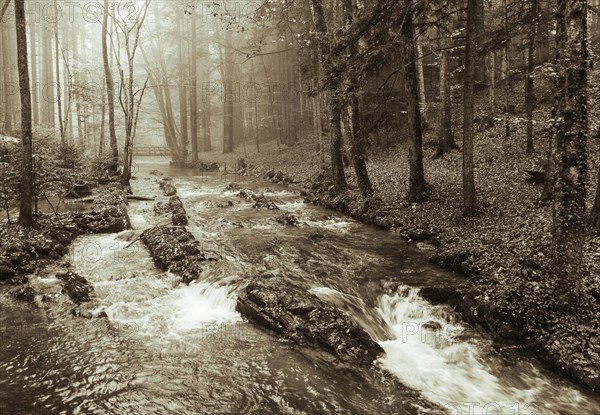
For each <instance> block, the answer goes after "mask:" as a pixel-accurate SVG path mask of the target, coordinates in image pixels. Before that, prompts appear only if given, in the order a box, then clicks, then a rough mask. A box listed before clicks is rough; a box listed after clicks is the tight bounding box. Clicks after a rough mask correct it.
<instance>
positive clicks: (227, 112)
mask: <svg viewBox="0 0 600 415" xmlns="http://www.w3.org/2000/svg"><path fill="white" fill-rule="evenodd" d="M225 43H226V44H227V49H229V47H230V45H231V31H230V30H227V31H226V33H225ZM227 51H228V50H223V51H222V53H221V56H222V65H224V66H223V72H224V78H225V79H224V80H223V85H224V88H225V91H224V97H223V98H224V99H223V153H232V152H233V150H234V136H233V134H234V126H233V122H234V120H233V104H234V101H235V92H234V85H233V68H232V62H231V59H232V57H231V56H229V54H227V56H226V52H227Z"/></svg>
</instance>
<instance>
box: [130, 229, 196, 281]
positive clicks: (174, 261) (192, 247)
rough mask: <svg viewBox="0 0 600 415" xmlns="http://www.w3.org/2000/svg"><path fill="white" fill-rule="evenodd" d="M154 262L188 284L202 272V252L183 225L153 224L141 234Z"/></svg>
mask: <svg viewBox="0 0 600 415" xmlns="http://www.w3.org/2000/svg"><path fill="white" fill-rule="evenodd" d="M141 239H142V241H143V242H144V244H145V245H146V246H147V247H148V250H149V251H150V254H151V255H152V258H153V259H154V262H155V263H156V264H157V265H158V266H159V267H160V268H161V269H163V270H165V271H169V272H172V273H174V274H177V275H179V276H180V278H181V280H182V281H183V282H184V283H186V284H189V283H190V282H191V281H194V280H196V279H197V278H198V277H199V276H200V274H201V273H202V270H203V267H202V263H203V262H204V261H206V257H205V256H204V253H202V252H200V250H199V249H198V241H197V240H196V239H195V238H194V235H192V234H191V233H189V232H188V231H187V230H186V229H185V228H184V227H183V226H166V225H162V226H155V227H154V228H150V229H148V230H146V231H144V233H142V235H141Z"/></svg>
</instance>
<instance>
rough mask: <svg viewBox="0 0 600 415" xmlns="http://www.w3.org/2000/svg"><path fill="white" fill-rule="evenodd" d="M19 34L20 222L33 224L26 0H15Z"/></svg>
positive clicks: (24, 224)
mask: <svg viewBox="0 0 600 415" xmlns="http://www.w3.org/2000/svg"><path fill="white" fill-rule="evenodd" d="M15 20H16V35H17V62H18V67H19V90H20V95H21V135H22V142H23V153H22V159H21V205H20V208H19V224H20V225H21V226H25V227H28V226H31V225H33V212H32V208H33V196H34V194H33V193H34V188H33V175H34V171H33V144H32V132H31V93H30V90H29V68H28V64H27V29H26V22H25V0H15Z"/></svg>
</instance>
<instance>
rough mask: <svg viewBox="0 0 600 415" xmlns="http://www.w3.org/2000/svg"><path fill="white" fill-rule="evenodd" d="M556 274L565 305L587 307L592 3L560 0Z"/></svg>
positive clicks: (558, 297) (559, 299) (554, 229)
mask: <svg viewBox="0 0 600 415" xmlns="http://www.w3.org/2000/svg"><path fill="white" fill-rule="evenodd" d="M556 16H557V35H556V50H557V58H558V59H557V60H558V67H559V75H558V77H557V84H556V88H557V99H556V109H557V110H556V113H557V117H556V119H557V120H558V121H557V122H558V125H557V127H556V134H555V137H554V159H555V165H556V180H555V190H554V202H553V224H552V239H553V248H554V252H553V256H552V262H553V264H552V265H553V267H552V272H553V273H554V277H555V278H556V281H555V282H556V286H555V288H556V291H555V295H556V301H557V304H558V305H559V306H560V307H563V308H574V307H577V305H578V304H581V300H582V294H583V288H582V279H581V277H582V275H583V271H584V270H583V244H584V242H585V230H586V209H585V196H586V187H587V176H588V171H587V134H588V132H587V129H588V118H587V105H586V99H587V92H586V88H587V71H588V53H587V43H586V38H587V21H586V16H587V1H586V0H569V1H567V0H559V1H558V9H557V13H556Z"/></svg>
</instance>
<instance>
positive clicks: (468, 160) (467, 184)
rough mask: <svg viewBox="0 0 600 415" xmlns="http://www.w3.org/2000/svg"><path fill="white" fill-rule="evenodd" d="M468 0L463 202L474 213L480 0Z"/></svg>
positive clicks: (469, 212)
mask: <svg viewBox="0 0 600 415" xmlns="http://www.w3.org/2000/svg"><path fill="white" fill-rule="evenodd" d="M479 1H481V0H468V1H467V47H466V51H465V80H464V101H463V204H464V214H465V215H467V216H469V215H474V214H475V211H476V204H475V203H476V202H475V175H474V166H473V138H474V130H473V90H474V83H475V70H476V68H477V58H476V57H477V42H476V41H477V39H478V34H477V25H476V23H475V13H477V10H479V6H478V2H479Z"/></svg>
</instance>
